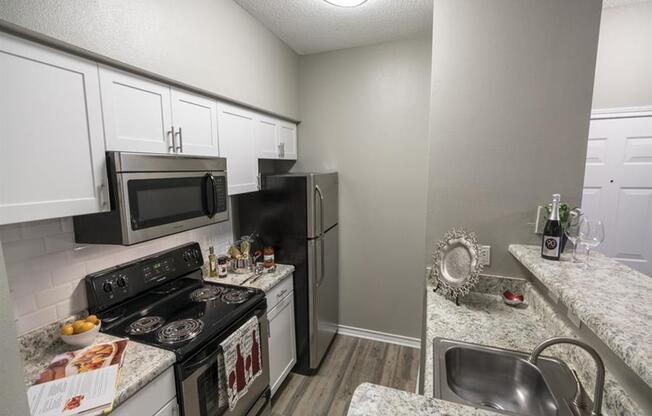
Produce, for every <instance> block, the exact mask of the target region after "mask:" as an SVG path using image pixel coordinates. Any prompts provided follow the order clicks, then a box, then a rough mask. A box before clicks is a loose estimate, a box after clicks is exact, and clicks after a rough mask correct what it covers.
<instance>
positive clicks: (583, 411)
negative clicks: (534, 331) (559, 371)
mask: <svg viewBox="0 0 652 416" xmlns="http://www.w3.org/2000/svg"><path fill="white" fill-rule="evenodd" d="M555 344H572V345H576V346H578V347H580V348H582V349H583V350H584V351H586V352H588V353H589V354H590V355H591V357H593V360H594V361H595V366H596V369H597V374H596V376H595V392H594V393H593V410H592V411H591V413H589V410H588V403H587V401H586V399H585V397H586V392H585V391H584V387H583V386H582V383H581V382H580V379H579V377H578V376H577V373H576V372H575V371H573V377H574V378H575V384H576V386H577V391H576V392H575V397H574V398H573V400H572V401H571V403H570V405H571V408H572V410H573V413H575V414H576V415H577V416H585V415H591V416H602V413H601V410H602V392H603V390H604V363H603V362H602V358H600V356H599V355H598V353H597V352H596V350H594V349H593V347H591V346H589V345H587V344H585V343H584V342H582V341H579V340H576V339H573V338H565V337H557V338H550V339H548V340H545V341H543V342H542V343H541V344H539V345H538V346H537V347H536V348H535V349H534V351H532V354H530V356H529V357H528V359H527V360H528V361H529V362H530V363H531V364H533V365H537V360H538V359H539V355H541V353H542V352H543V350H545V349H546V348H548V347H549V346H551V345H555Z"/></svg>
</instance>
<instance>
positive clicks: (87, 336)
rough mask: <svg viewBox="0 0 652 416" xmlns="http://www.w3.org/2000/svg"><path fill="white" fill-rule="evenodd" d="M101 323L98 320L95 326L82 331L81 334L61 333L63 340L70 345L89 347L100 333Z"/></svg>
mask: <svg viewBox="0 0 652 416" xmlns="http://www.w3.org/2000/svg"><path fill="white" fill-rule="evenodd" d="M101 324H102V323H101V322H98V323H97V325H95V328H93V329H91V330H90V331H86V332H82V333H81V334H73V335H63V334H60V336H61V340H62V341H63V342H65V343H66V344H68V345H72V346H73V347H88V346H89V345H92V344H93V342H94V341H95V338H97V334H99V333H100V326H101Z"/></svg>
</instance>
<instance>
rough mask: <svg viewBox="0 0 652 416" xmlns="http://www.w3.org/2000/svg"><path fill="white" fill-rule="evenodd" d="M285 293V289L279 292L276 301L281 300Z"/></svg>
mask: <svg viewBox="0 0 652 416" xmlns="http://www.w3.org/2000/svg"><path fill="white" fill-rule="evenodd" d="M286 293H288V290H287V289H283V290H281V293H279V294H277V295H276V299H279V298H282V297H283V296H285V294H286Z"/></svg>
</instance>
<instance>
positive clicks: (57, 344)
mask: <svg viewBox="0 0 652 416" xmlns="http://www.w3.org/2000/svg"><path fill="white" fill-rule="evenodd" d="M71 319H74V318H71ZM71 319H68V320H71ZM68 320H66V321H68ZM60 325H61V324H60V323H55V324H51V325H48V326H46V327H43V328H41V329H37V330H35V331H32V332H30V333H28V334H25V335H22V336H20V337H19V338H18V343H19V345H20V352H21V355H22V358H23V364H24V376H25V385H26V386H27V387H29V386H31V385H32V384H33V383H34V381H35V380H36V378H37V376H38V374H39V373H40V372H41V371H43V369H45V368H46V367H47V366H48V364H49V363H50V361H51V360H52V359H53V358H54V357H55V356H56V355H58V354H61V353H64V352H66V351H71V350H75V349H77V348H75V347H71V346H69V345H66V344H64V343H63V341H61V340H60V339H59V335H58V333H59V328H60ZM116 339H119V338H117V337H114V336H111V335H106V334H103V333H100V334H99V335H98V336H97V339H96V343H100V342H106V341H112V340H116ZM175 361H176V357H175V355H174V353H173V352H170V351H166V350H163V349H160V348H155V347H150V346H148V345H145V344H141V343H138V342H135V341H129V343H128V344H127V349H126V351H125V356H124V362H123V364H122V369H121V370H120V379H119V381H118V389H117V393H116V398H115V401H114V407H117V406H119V405H120V404H121V403H123V402H124V401H125V400H127V399H129V398H130V397H131V396H133V395H134V394H135V393H136V392H137V391H138V390H140V389H141V388H142V387H144V386H145V385H147V383H149V382H150V381H152V380H154V379H155V378H156V377H157V376H159V375H160V374H161V373H163V372H164V371H165V370H167V369H168V368H169V367H171V366H172V365H173V364H174V362H175Z"/></svg>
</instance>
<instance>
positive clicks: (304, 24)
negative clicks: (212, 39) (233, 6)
mask: <svg viewBox="0 0 652 416" xmlns="http://www.w3.org/2000/svg"><path fill="white" fill-rule="evenodd" d="M235 2H236V3H238V4H239V5H240V6H242V7H243V8H244V9H245V10H247V11H248V12H249V13H250V14H251V15H253V16H254V17H256V18H257V19H258V20H259V21H260V22H261V23H262V24H263V25H265V26H266V27H267V28H269V29H270V30H271V31H272V32H274V34H276V36H278V37H279V38H280V39H281V40H283V41H284V42H285V43H287V44H288V45H289V46H290V47H291V48H292V49H294V50H295V51H296V52H297V53H298V54H300V55H304V54H309V53H316V52H323V51H329V50H334V49H344V48H351V47H355V46H362V45H370V44H374V43H380V42H387V41H391V40H397V39H403V38H408V37H410V36H413V35H415V34H417V33H427V32H428V31H430V29H431V26H432V3H433V0H409V1H408V0H367V2H366V3H364V4H362V5H361V6H359V7H353V8H344V7H337V6H333V5H332V4H329V3H326V2H325V1H324V0H235Z"/></svg>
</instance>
